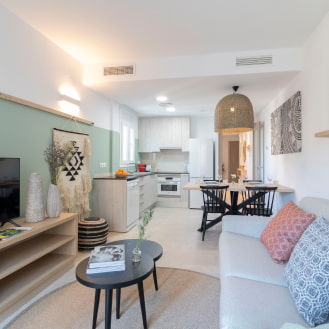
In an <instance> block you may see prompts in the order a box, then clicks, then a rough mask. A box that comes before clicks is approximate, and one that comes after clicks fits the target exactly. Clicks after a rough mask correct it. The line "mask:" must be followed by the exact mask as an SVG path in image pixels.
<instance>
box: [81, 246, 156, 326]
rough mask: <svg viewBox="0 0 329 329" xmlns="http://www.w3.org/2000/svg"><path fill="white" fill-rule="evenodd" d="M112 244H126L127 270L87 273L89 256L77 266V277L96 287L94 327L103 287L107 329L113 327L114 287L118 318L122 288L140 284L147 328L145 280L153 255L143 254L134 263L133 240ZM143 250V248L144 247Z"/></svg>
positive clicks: (83, 282)
mask: <svg viewBox="0 0 329 329" xmlns="http://www.w3.org/2000/svg"><path fill="white" fill-rule="evenodd" d="M110 244H124V245H125V264H126V269H125V271H119V272H106V273H98V274H88V275H87V274H86V270H87V267H88V261H89V258H86V259H84V260H83V261H81V262H80V264H79V265H78V266H77V268H76V278H77V280H78V282H80V283H81V284H83V285H85V286H87V287H90V288H94V289H95V301H94V315H93V323H92V328H93V329H95V328H96V320H97V313H98V306H99V297H100V292H101V289H104V290H105V329H110V328H111V313H112V295H113V289H116V292H117V294H116V296H117V299H116V302H117V305H116V306H117V310H116V311H117V312H116V315H117V318H119V315H120V291H121V288H123V287H127V286H131V285H133V284H137V285H138V293H139V300H140V305H141V312H142V318H143V326H144V329H147V320H146V309H145V299H144V287H143V280H145V279H146V278H147V277H148V276H149V275H150V274H151V273H152V272H153V269H154V259H153V257H152V256H150V255H149V254H147V253H146V252H145V254H142V259H141V261H140V262H139V263H133V262H132V260H131V257H132V250H133V248H134V247H135V244H134V243H133V242H132V241H131V240H121V241H114V242H111V243H110ZM142 250H143V249H142Z"/></svg>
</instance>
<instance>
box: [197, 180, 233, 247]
mask: <svg viewBox="0 0 329 329" xmlns="http://www.w3.org/2000/svg"><path fill="white" fill-rule="evenodd" d="M228 187H229V186H228V185H222V186H221V185H208V186H207V185H201V186H200V188H201V192H202V196H203V206H202V207H201V209H202V210H203V213H202V223H201V231H202V241H204V236H205V233H206V229H207V222H211V221H213V220H214V219H208V214H217V213H218V214H221V217H223V214H224V213H225V212H226V204H225V200H226V192H227V189H228ZM216 220H217V221H218V217H217V218H216Z"/></svg>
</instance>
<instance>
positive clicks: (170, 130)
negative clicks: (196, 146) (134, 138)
mask: <svg viewBox="0 0 329 329" xmlns="http://www.w3.org/2000/svg"><path fill="white" fill-rule="evenodd" d="M189 138H190V118H188V117H169V118H168V117H152V118H140V119H139V152H159V151H160V149H161V148H181V149H182V151H188V144H189Z"/></svg>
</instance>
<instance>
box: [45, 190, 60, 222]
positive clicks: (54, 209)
mask: <svg viewBox="0 0 329 329" xmlns="http://www.w3.org/2000/svg"><path fill="white" fill-rule="evenodd" d="M61 211H62V200H61V195H60V193H59V189H58V186H57V185H54V184H49V188H48V196H47V215H48V217H58V216H59V214H60V213H61Z"/></svg>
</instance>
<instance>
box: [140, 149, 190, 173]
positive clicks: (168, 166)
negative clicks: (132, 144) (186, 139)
mask: <svg viewBox="0 0 329 329" xmlns="http://www.w3.org/2000/svg"><path fill="white" fill-rule="evenodd" d="M140 161H141V162H142V163H146V164H148V165H151V166H152V170H153V171H169V172H173V171H178V172H185V171H188V170H187V168H188V161H189V153H188V152H182V151H181V150H170V149H166V150H161V152H154V153H140Z"/></svg>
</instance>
